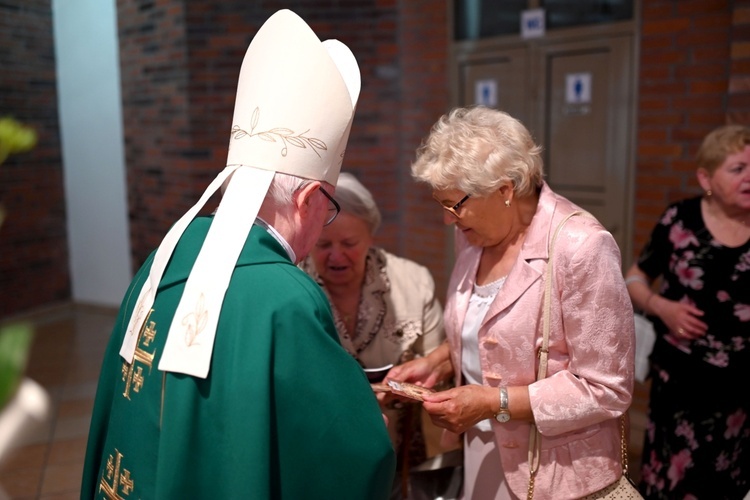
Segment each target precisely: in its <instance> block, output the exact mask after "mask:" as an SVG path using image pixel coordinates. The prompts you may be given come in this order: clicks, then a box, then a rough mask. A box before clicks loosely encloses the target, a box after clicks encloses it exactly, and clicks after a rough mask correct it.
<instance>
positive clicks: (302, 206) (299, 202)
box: [294, 181, 320, 219]
mask: <svg viewBox="0 0 750 500" xmlns="http://www.w3.org/2000/svg"><path fill="white" fill-rule="evenodd" d="M318 189H320V182H319V181H315V182H311V183H309V184H307V185H306V186H305V187H303V188H302V189H299V190H298V191H297V192H296V193H294V207H295V208H296V210H297V213H298V214H299V215H300V217H301V218H302V219H306V218H307V217H308V214H309V213H310V203H312V197H313V195H314V194H315V192H316V191H317V190H318Z"/></svg>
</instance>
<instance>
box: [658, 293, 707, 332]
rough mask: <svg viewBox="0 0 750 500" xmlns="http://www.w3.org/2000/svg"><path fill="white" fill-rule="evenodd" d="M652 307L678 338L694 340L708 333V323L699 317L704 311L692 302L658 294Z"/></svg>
mask: <svg viewBox="0 0 750 500" xmlns="http://www.w3.org/2000/svg"><path fill="white" fill-rule="evenodd" d="M651 307H652V311H653V312H654V314H656V315H657V316H659V318H661V320H662V321H663V322H664V324H665V325H667V327H668V328H669V330H670V331H671V332H672V334H673V335H674V336H676V337H677V338H678V339H688V340H694V339H697V338H699V337H702V336H703V335H705V334H706V330H707V329H708V325H706V323H704V322H703V321H701V320H700V319H699V318H700V317H701V316H703V311H701V310H700V309H698V308H697V307H695V306H693V305H691V304H687V303H684V302H677V301H674V300H669V299H666V298H664V297H661V296H656V297H653V298H652V299H651Z"/></svg>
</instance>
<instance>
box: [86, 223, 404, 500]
mask: <svg viewBox="0 0 750 500" xmlns="http://www.w3.org/2000/svg"><path fill="white" fill-rule="evenodd" d="M212 220H213V219H212V218H210V217H201V218H197V219H195V220H194V221H193V222H192V223H191V224H190V226H189V228H188V229H187V231H186V232H185V234H184V235H183V237H182V239H181V240H180V243H179V244H178V246H177V248H176V250H175V252H174V254H173V256H172V259H171V261H170V263H169V266H168V267H167V270H166V272H165V274H164V277H163V279H162V281H161V283H160V284H159V289H158V293H157V295H156V301H155V302H154V306H153V309H152V312H151V314H150V316H149V317H148V319H147V320H146V322H145V323H144V326H143V328H142V330H141V332H140V336H139V340H138V344H137V347H136V352H135V357H134V359H133V363H132V364H128V363H125V362H124V360H123V359H122V358H121V357H120V355H119V351H120V346H121V345H122V340H123V335H124V334H125V330H126V328H127V323H128V320H129V318H130V315H131V313H132V310H133V307H134V303H135V301H136V299H137V297H138V293H139V292H140V289H141V286H142V284H143V282H144V280H145V279H146V278H147V277H148V271H149V268H150V266H151V259H152V258H153V254H152V256H151V257H150V258H149V260H148V261H147V262H146V263H145V264H144V266H143V267H142V268H141V269H140V270H139V271H138V273H137V275H136V277H135V279H134V280H133V283H132V284H131V286H130V288H129V289H128V292H127V294H126V296H125V299H124V301H123V304H122V306H121V308H120V313H119V316H118V319H117V323H116V324H115V327H114V331H113V334H112V337H111V339H110V342H109V346H108V347H107V351H106V354H105V359H104V363H103V366H102V371H101V375H100V378H99V386H98V390H97V395H96V402H95V405H94V411H93V416H92V421H91V429H90V431H89V440H88V446H87V450H86V463H85V465H84V472H83V482H82V486H81V498H110V499H111V498H124V499H130V498H132V499H185V498H197V499H213V498H221V499H232V498H242V499H291V500H301V499H326V500H330V499H352V500H362V499H370V498H372V499H386V498H388V496H389V492H390V490H391V485H392V480H393V475H394V469H395V457H394V453H393V450H392V448H391V442H390V439H389V438H388V432H387V430H386V427H385V423H384V421H383V417H382V415H381V412H380V408H379V406H378V403H377V401H376V399H375V396H374V395H373V393H372V390H371V388H370V385H369V383H368V382H367V378H366V376H365V374H364V372H363V371H362V369H361V368H360V367H359V365H358V364H357V362H356V361H355V360H354V359H353V358H352V357H351V356H350V355H349V354H347V353H346V351H344V349H343V348H342V347H341V346H340V344H339V340H338V336H337V334H336V329H335V327H334V325H333V318H332V315H331V309H330V306H329V304H328V301H327V300H326V297H325V295H324V294H323V292H322V291H321V290H320V287H319V286H318V285H317V284H316V283H315V282H313V281H312V280H311V279H310V278H309V277H308V276H307V275H306V274H305V273H304V272H303V271H301V270H300V269H298V268H297V267H296V266H295V265H293V263H292V262H291V261H290V259H289V257H288V256H287V254H286V252H285V251H284V249H283V248H282V247H281V245H279V243H278V242H277V241H276V240H275V239H274V238H273V237H272V236H271V235H270V234H268V233H267V232H266V230H265V229H263V228H261V227H259V226H254V227H253V229H252V231H251V232H250V234H249V236H248V239H247V242H246V243H245V247H244V248H243V250H242V254H241V256H240V258H239V260H238V262H237V265H236V267H235V269H234V273H233V275H232V279H231V282H230V283H229V288H228V290H227V294H226V298H225V299H224V303H223V306H222V311H221V317H220V318H219V323H218V328H217V332H216V339H215V343H214V350H213V357H212V359H211V369H210V371H209V374H208V378H206V379H205V380H204V379H200V378H195V377H192V376H188V375H183V374H174V373H165V372H161V371H159V370H158V368H157V367H158V364H159V359H160V356H161V353H162V351H163V349H164V344H165V341H166V337H167V332H168V331H169V326H170V322H171V321H172V315H173V314H174V311H175V309H176V308H177V304H178V302H179V299H180V296H181V294H182V291H183V288H184V285H185V281H186V280H187V277H188V274H189V273H190V270H191V268H192V266H193V263H194V262H195V259H196V257H197V255H198V251H199V250H200V247H201V244H202V243H203V240H204V238H205V236H206V233H207V232H208V228H209V227H210V225H211V221H212Z"/></svg>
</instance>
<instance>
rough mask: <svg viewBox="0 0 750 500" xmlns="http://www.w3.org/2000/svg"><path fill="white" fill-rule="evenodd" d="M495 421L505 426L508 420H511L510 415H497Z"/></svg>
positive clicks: (501, 413) (502, 413)
mask: <svg viewBox="0 0 750 500" xmlns="http://www.w3.org/2000/svg"><path fill="white" fill-rule="evenodd" d="M495 420H497V421H498V422H500V423H501V424H504V423H505V422H507V421H508V420H510V413H507V412H500V413H498V414H497V415H495Z"/></svg>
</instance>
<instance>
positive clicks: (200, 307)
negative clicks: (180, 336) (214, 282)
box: [182, 294, 208, 347]
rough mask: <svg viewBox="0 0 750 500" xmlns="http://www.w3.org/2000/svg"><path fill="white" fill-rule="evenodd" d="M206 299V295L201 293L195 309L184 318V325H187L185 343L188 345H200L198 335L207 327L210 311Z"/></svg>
mask: <svg viewBox="0 0 750 500" xmlns="http://www.w3.org/2000/svg"><path fill="white" fill-rule="evenodd" d="M205 301H206V296H205V295H203V294H201V295H200V297H198V303H197V304H195V310H194V311H193V312H191V313H190V314H188V315H187V316H185V317H184V318H182V325H183V326H184V327H185V345H186V346H188V347H192V346H194V345H198V342H197V339H198V336H199V335H200V334H201V333H202V332H203V330H205V329H206V324H207V323H208V311H207V310H206V306H205V304H204V303H205Z"/></svg>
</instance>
